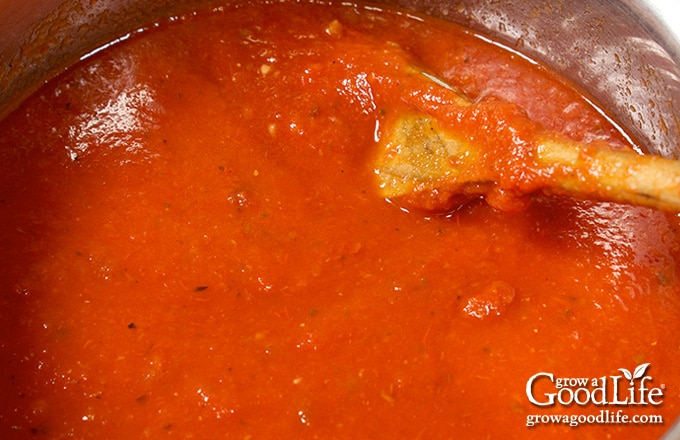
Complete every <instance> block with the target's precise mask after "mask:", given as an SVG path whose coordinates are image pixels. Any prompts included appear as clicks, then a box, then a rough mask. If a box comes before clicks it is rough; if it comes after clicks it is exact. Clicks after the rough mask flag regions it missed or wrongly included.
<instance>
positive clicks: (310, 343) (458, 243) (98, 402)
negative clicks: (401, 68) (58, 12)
mask: <svg viewBox="0 0 680 440" xmlns="http://www.w3.org/2000/svg"><path fill="white" fill-rule="evenodd" d="M385 44H387V46H393V47H400V48H403V50H405V51H407V52H408V53H409V54H411V55H412V56H413V59H414V60H418V61H419V62H420V63H422V65H423V66H427V67H428V69H430V70H431V71H433V72H437V73H438V74H440V75H442V77H444V78H446V80H447V81H449V82H451V83H452V84H455V85H456V86H457V87H459V88H460V89H461V90H462V91H464V92H465V93H466V94H467V95H468V96H470V97H472V98H473V99H482V98H484V97H489V96H493V97H497V98H498V99H502V100H506V101H509V102H512V103H514V104H517V105H519V106H521V107H522V108H524V109H525V110H526V112H527V114H528V115H529V116H530V117H531V118H532V119H533V120H535V121H537V122H539V123H540V124H543V125H545V126H547V127H550V128H551V129H555V130H559V131H562V132H564V133H565V134H567V135H568V136H570V137H572V138H574V139H577V140H586V141H590V140H604V141H607V142H610V143H612V144H614V145H620V146H624V145H625V138H624V136H623V135H622V133H621V132H620V131H619V130H618V129H617V128H616V127H615V126H613V125H612V124H611V123H610V122H609V121H608V120H606V119H605V118H604V117H602V116H601V114H600V113H598V111H596V109H594V108H592V107H591V106H590V104H589V103H588V101H587V100H585V99H584V98H583V96H582V95H581V93H580V92H579V91H578V90H576V89H575V88H573V87H572V86H570V85H569V84H567V83H565V82H564V81H563V80H561V79H560V78H558V77H557V76H555V75H554V74H552V73H550V72H549V71H548V70H547V69H544V68H542V67H541V66H539V65H536V64H534V63H531V62H528V61H527V60H526V59H524V58H523V57H521V56H519V55H518V54H516V53H513V52H512V51H509V50H504V49H502V48H501V47H499V46H497V45H493V44H490V43H489V42H487V41H486V40H484V39H481V38H479V37H478V36H476V35H475V34H473V33H471V32H469V31H467V30H465V29H463V28H459V27H456V26H454V25H451V24H446V23H443V22H440V21H437V20H434V19H431V18H426V17H420V16H415V15H413V14H405V13H404V12H403V11H398V10H389V9H388V10H380V9H376V8H368V7H365V6H361V5H352V6H330V5H313V4H293V3H280V4H279V3H277V4H266V5H265V4H256V3H253V4H241V5H239V6H238V7H236V6H230V7H226V6H225V7H224V8H217V9H215V10H211V11H199V12H196V13H188V14H187V15H186V16H180V17H174V18H173V19H172V20H168V21H167V22H162V23H158V24H157V25H154V26H150V27H149V28H148V29H146V30H144V31H143V32H137V33H134V34H133V35H131V36H130V37H129V38H127V39H125V41H123V42H120V43H118V44H115V45H113V46H112V47H109V48H108V49H106V50H104V51H101V52H99V53H97V54H95V55H92V56H90V57H88V58H86V59H85V60H84V61H82V62H81V63H79V64H78V65H76V66H74V67H73V68H72V69H70V70H68V71H67V72H65V73H64V74H63V75H61V76H60V77H59V78H57V79H56V80H54V81H51V82H50V83H49V84H47V85H46V86H45V87H44V88H43V89H42V90H40V91H39V92H38V93H36V94H35V95H34V96H33V97H31V98H30V99H28V100H27V101H26V102H25V103H24V104H23V105H22V106H21V107H20V108H19V109H18V110H16V111H15V112H13V113H12V114H11V115H10V116H9V117H7V118H6V119H5V120H3V121H1V122H0V147H1V148H0V243H2V248H1V249H2V252H1V253H0V287H1V288H2V293H1V296H0V305H1V307H0V393H1V395H2V399H1V402H0V437H2V438H33V437H36V438H42V437H44V438H98V439H99V438H160V437H165V436H169V437H173V438H239V439H262V438H326V439H328V438H348V439H349V438H352V439H355V438H409V439H416V438H422V439H426V438H430V439H439V438H541V439H547V438H564V437H565V436H570V437H573V438H597V439H601V438H626V439H627V438H652V439H654V438H659V437H660V436H661V435H662V434H663V432H664V431H665V430H667V429H668V428H669V427H670V425H671V424H672V423H673V421H674V419H675V418H676V417H677V416H678V415H679V414H680V391H679V389H680V388H679V387H680V370H678V368H677V366H678V365H679V364H680V350H679V349H680V331H678V329H680V285H679V284H678V278H677V269H678V262H677V261H678V257H679V256H680V255H679V252H680V246H679V245H680V233H679V232H678V216H677V215H673V214H668V213H662V212H659V211H654V210H651V209H646V208H636V207H630V206H625V205H617V204H611V203H596V202H588V201H577V200H573V199H569V198H565V197H547V196H546V197H538V198H537V199H536V200H534V202H533V203H532V204H531V205H530V206H529V207H528V208H527V209H526V210H524V211H522V212H519V213H503V212H500V211H496V210H494V209H493V208H491V207H489V206H487V205H486V204H484V203H482V202H479V203H476V202H475V203H470V204H467V205H465V206H463V207H462V208H460V209H458V210H456V211H454V212H449V213H446V214H437V215H434V214H428V213H424V212H416V211H411V212H407V211H406V210H403V209H399V208H398V207H397V206H395V205H393V204H390V203H388V202H386V201H385V200H383V199H382V198H380V197H379V196H378V192H377V190H376V186H375V175H374V171H373V168H372V162H371V160H372V157H373V155H374V153H375V144H376V139H377V138H379V136H380V134H381V122H382V121H384V120H385V118H386V117H389V116H390V115H393V114H395V112H399V111H403V110H404V109H405V108H406V107H407V103H406V102H405V101H404V99H402V98H401V97H400V96H399V95H398V94H396V93H392V92H389V89H387V88H381V87H380V84H388V83H389V81H390V78H389V68H391V67H390V60H389V51H382V50H374V49H373V48H374V47H382V46H381V45H385ZM388 92H389V93H388ZM646 364H648V365H646ZM645 365H646V367H645ZM638 366H641V367H640V368H638V372H639V373H640V376H639V377H635V378H633V381H632V382H631V383H633V384H634V387H636V388H634V392H637V391H635V390H639V387H640V383H641V382H642V381H644V385H645V386H646V389H647V390H649V389H657V390H658V391H655V392H654V393H652V394H653V395H652V400H653V402H651V403H650V402H649V401H648V400H645V399H647V397H648V396H649V392H647V393H645V392H644V391H643V396H642V397H641V398H640V397H639V396H640V395H639V393H638V394H634V398H633V399H629V400H628V401H627V403H625V404H624V403H621V404H612V403H611V402H612V399H613V398H614V395H613V392H614V389H613V388H614V385H616V384H618V385H617V386H618V387H619V388H620V392H619V394H618V399H619V401H621V400H623V399H624V398H625V396H628V395H629V394H628V393H629V391H628V387H629V383H628V378H627V376H625V374H624V372H623V371H622V370H621V369H625V370H626V373H630V374H631V375H632V374H633V373H634V371H635V368H636V367H638ZM541 372H542V373H550V374H553V375H554V376H553V377H554V378H555V381H552V382H551V381H550V380H548V379H547V378H546V377H545V376H542V377H541V378H540V380H537V381H536V383H535V384H534V385H533V387H529V388H530V391H531V392H530V393H528V391H527V383H528V381H529V380H530V378H531V377H532V376H534V375H535V374H537V373H541ZM616 377H618V378H619V379H615V378H616ZM645 377H646V379H645ZM558 378H588V379H589V380H590V378H595V379H597V378H603V380H604V381H605V382H607V384H608V388H607V390H606V392H604V393H603V396H606V397H607V398H608V399H609V402H610V403H609V404H608V405H603V404H597V403H593V400H595V399H591V400H589V401H588V403H587V404H583V405H581V404H574V403H572V404H566V403H565V404H562V403H560V402H556V403H555V404H553V405H549V406H541V405H537V404H535V403H532V402H531V401H530V398H529V395H528V394H532V393H533V394H532V395H533V397H534V399H535V400H536V401H538V402H539V403H543V402H546V401H547V400H548V399H549V395H550V393H556V392H557V391H559V389H558V388H557V384H556V380H557V379H558ZM612 378H614V379H612ZM617 381H618V382H617ZM612 384H614V385H612ZM566 388H567V389H569V390H571V393H576V398H581V399H586V398H585V397H584V396H585V394H584V393H586V391H587V392H589V393H590V392H592V391H593V389H594V388H596V387H595V385H593V384H591V383H590V382H588V385H587V386H584V387H581V388H586V391H580V392H579V391H576V390H577V389H578V388H579V387H577V386H572V387H571V388H570V387H566ZM579 393H580V394H579ZM560 396H561V397H560V398H561V399H562V400H563V401H566V400H568V398H569V393H568V392H563V393H562V394H560ZM636 399H637V401H638V403H639V401H640V400H644V402H646V404H644V405H642V404H636V403H633V401H634V400H636ZM601 411H605V412H606V413H607V414H608V415H609V414H613V415H616V414H617V413H618V414H619V415H620V414H621V413H624V414H626V415H627V416H629V417H633V416H636V415H637V416H639V415H642V416H645V417H647V416H659V417H662V418H663V423H652V422H650V423H646V424H643V423H637V424H634V423H628V424H625V423H614V422H613V421H611V420H613V418H614V416H612V417H611V418H610V421H609V422H607V423H604V422H599V423H598V422H593V423H582V424H580V426H577V427H574V426H570V425H569V424H565V423H557V422H546V421H545V420H546V419H544V420H543V421H541V418H540V417H541V416H548V415H554V416H558V417H561V416H570V417H571V416H574V417H578V416H583V417H586V416H588V415H591V416H592V417H594V416H595V415H598V414H601ZM534 416H537V417H538V423H536V424H534V426H527V425H529V424H531V423H530V422H531V421H532V420H534V421H536V420H535V419H532V417H534ZM656 421H657V422H659V421H660V420H656Z"/></svg>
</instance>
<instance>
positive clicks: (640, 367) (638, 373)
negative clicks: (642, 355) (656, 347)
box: [630, 363, 649, 381]
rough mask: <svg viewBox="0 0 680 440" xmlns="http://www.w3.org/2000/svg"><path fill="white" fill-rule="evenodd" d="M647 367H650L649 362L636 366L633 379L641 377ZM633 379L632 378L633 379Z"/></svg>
mask: <svg viewBox="0 0 680 440" xmlns="http://www.w3.org/2000/svg"><path fill="white" fill-rule="evenodd" d="M647 367H649V363H646V364H641V365H638V366H637V367H636V368H635V372H634V373H633V379H639V378H641V377H642V376H644V375H645V371H647ZM633 379H630V380H631V381H632V380H633Z"/></svg>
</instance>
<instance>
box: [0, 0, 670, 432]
mask: <svg viewBox="0 0 680 440" xmlns="http://www.w3.org/2000/svg"><path fill="white" fill-rule="evenodd" d="M210 3H211V2H210V1H207V0H206V1H201V0H177V1H175V2H172V3H171V4H168V3H167V2H164V1H160V0H148V1H133V0H102V1H98V2H92V1H89V0H87V1H86V0H44V1H40V2H37V1H36V2H34V4H30V5H29V4H28V3H26V2H17V1H11V0H0V17H1V18H0V60H2V63H1V64H0V118H3V117H5V116H7V115H8V114H9V113H10V112H11V111H12V110H13V109H15V108H16V107H17V106H18V105H19V104H20V103H21V102H22V101H23V100H24V99H25V98H26V97H28V96H29V95H30V94H31V93H33V92H34V91H35V90H37V89H38V88H39V87H40V86H41V85H42V84H43V83H44V82H45V81H47V80H49V79H51V78H53V77H54V76H56V75H58V74H59V73H61V72H63V71H64V70H65V69H66V68H67V67H68V66H70V65H72V64H73V63H75V62H77V61H78V60H80V59H83V58H86V57H88V56H89V55H91V54H92V53H94V52H97V51H99V50H101V49H102V48H105V47H106V46H107V45H109V44H110V43H111V42H115V41H119V40H120V39H125V38H127V36H129V35H130V33H131V32H134V31H135V30H136V29H138V28H140V27H142V26H144V25H146V24H148V23H152V22H155V21H157V20H159V19H161V18H163V17H168V16H172V15H174V14H177V13H179V12H181V11H186V10H190V9H192V8H196V7H198V6H204V5H206V4H210ZM212 3H215V4H219V2H212ZM377 3H378V4H385V5H395V6H400V7H405V8H408V9H411V10H414V11H417V12H421V13H425V14H428V15H432V16H435V17H440V18H443V19H445V20H450V21H453V22H456V23H460V24H462V25H464V26H466V27H469V28H471V29H473V30H475V31H479V32H481V33H482V34H485V35H489V36H490V37H491V38H492V39H493V40H494V41H497V42H499V43H500V44H503V45H505V46H506V47H508V48H509V49H510V50H516V51H517V52H518V53H521V54H524V55H525V56H528V57H529V58H531V59H535V60H538V61H540V62H542V63H545V64H547V65H548V66H550V67H552V68H554V69H555V70H556V71H558V72H559V73H560V74H562V75H564V76H565V77H566V78H568V79H569V80H570V81H572V82H574V83H575V84H576V85H577V86H579V87H580V88H582V89H583V90H586V91H587V92H588V93H589V95H590V96H592V98H593V99H594V100H595V101H597V102H598V103H600V104H601V105H602V107H603V108H605V109H606V111H607V112H608V114H607V116H608V117H611V119H612V120H614V121H617V122H618V123H620V124H622V125H623V126H624V127H625V131H626V133H628V134H630V135H631V138H632V139H631V141H632V142H633V143H634V144H635V145H637V146H638V147H639V148H640V149H641V150H645V151H649V152H651V153H653V154H660V155H663V156H666V157H673V158H678V157H680V146H679V145H678V142H677V139H679V138H680V117H679V116H680V27H678V26H680V25H679V24H678V23H673V22H671V21H670V20H671V19H672V18H673V16H672V15H669V14H668V10H667V9H666V8H667V7H668V5H666V4H656V3H655V2H652V1H632V0H624V1H611V0H605V1H598V0H593V1H588V2H573V1H562V0H556V1H520V0H507V1H506V0H504V1H501V2H478V1H476V0H462V1H460V2H450V1H445V0H436V1H432V2H424V1H422V2H421V1H414V0H395V1H387V0H380V1H378V2H377ZM673 6H674V5H671V8H672V7H673ZM661 11H664V12H666V15H661ZM556 29H557V30H558V31H556ZM676 425H677V424H676ZM664 438H667V439H680V428H678V426H674V427H671V428H670V430H669V431H668V433H667V434H666V436H665V437H664Z"/></svg>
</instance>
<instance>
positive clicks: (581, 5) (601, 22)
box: [0, 0, 680, 157]
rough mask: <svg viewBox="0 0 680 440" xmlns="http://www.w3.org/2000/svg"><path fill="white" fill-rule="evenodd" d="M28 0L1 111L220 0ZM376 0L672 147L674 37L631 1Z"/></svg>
mask: <svg viewBox="0 0 680 440" xmlns="http://www.w3.org/2000/svg"><path fill="white" fill-rule="evenodd" d="M227 1H228V0H227ZM237 1H238V0H237ZM35 3H36V5H30V4H29V3H28V2H19V1H13V0H0V12H2V14H0V17H2V19H0V21H1V22H2V23H1V24H2V25H0V41H2V42H3V43H0V59H2V61H3V62H2V63H1V64H0V84H1V85H2V87H0V118H2V117H4V116H5V115H6V114H7V113H8V112H9V111H11V110H12V109H13V108H15V107H16V105H17V104H18V103H19V102H21V101H22V100H23V99H25V98H26V97H27V96H28V95H29V94H30V93H32V92H33V91H34V90H35V89H36V88H37V87H38V86H39V85H40V84H41V83H42V81H44V80H45V79H47V78H49V77H51V76H53V75H55V74H57V73H59V72H60V71H62V70H63V69H65V68H66V67H68V66H69V65H70V64H72V63H74V62H75V61H77V60H78V58H79V57H80V56H82V55H83V54H86V53H88V52H89V51H91V50H93V49H95V48H97V47H99V46H101V45H104V44H106V43H107V42H109V41H111V40H114V39H116V38H118V37H120V36H121V35H125V34H126V33H128V32H130V31H133V30H135V29H138V28H140V27H141V26H143V25H145V24H148V23H150V22H153V21H156V20H158V19H159V18H161V17H164V16H169V15H173V14H178V13H180V12H181V11H186V10H190V9H193V8H197V7H203V6H205V5H206V4H207V5H210V4H218V3H220V1H219V0H217V1H215V0H175V1H173V2H170V3H168V2H167V1H163V0H146V1H142V0H100V1H95V2H93V1H90V0H44V1H41V2H35ZM378 3H379V4H386V5H399V6H403V7H407V8H409V9H413V10H416V11H419V12H424V13H427V14H430V15H434V16H438V17H441V18H444V19H447V20H451V21H454V22H457V23H460V24H463V25H466V26H468V27H470V28H472V29H474V30H475V31H477V32H480V33H482V34H485V35H488V36H490V37H491V38H493V39H495V40H497V41H499V42H501V43H503V44H505V45H507V46H508V47H509V48H511V49H513V50H517V51H520V52H522V53H524V54H526V55H527V56H529V57H531V58H534V59H536V60H539V61H542V62H545V63H547V64H548V65H550V66H551V67H553V68H554V69H556V70H557V71H558V72H560V73H562V74H563V75H565V76H566V77H567V78H569V79H570V80H572V81H574V82H575V83H576V84H577V85H578V86H580V87H581V88H583V89H584V90H587V91H588V93H589V94H590V95H591V96H592V97H593V98H594V99H595V100H596V101H598V102H599V103H601V104H602V106H603V107H604V108H606V109H607V111H608V112H609V115H610V116H611V117H612V118H614V119H615V120H616V121H618V122H619V123H620V124H622V125H623V126H624V127H625V129H626V131H627V132H628V133H629V134H630V135H631V137H632V138H633V139H634V140H635V142H637V143H638V144H639V145H640V146H641V147H642V148H643V149H646V150H648V151H651V152H653V153H658V154H662V155H665V156H670V157H680V147H678V145H677V139H678V138H679V135H680V120H679V119H680V118H679V116H680V64H679V63H680V49H679V44H678V42H677V41H675V40H674V39H673V37H672V34H671V33H670V32H668V31H667V30H666V29H665V28H664V26H663V25H662V24H661V22H660V21H659V20H658V19H657V18H656V17H654V16H653V15H652V14H651V13H650V12H649V10H648V8H647V7H646V6H645V5H644V4H642V3H640V2H639V1H637V2H636V1H633V0H623V1H622V0H604V1H603V0H589V1H587V2H586V1H580V2H574V1H571V0H499V1H495V2H480V1H478V0H458V1H455V2H453V1H450V0H448V1H447V0H434V1H424V0H422V1H421V0H378Z"/></svg>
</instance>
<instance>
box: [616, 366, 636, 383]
mask: <svg viewBox="0 0 680 440" xmlns="http://www.w3.org/2000/svg"><path fill="white" fill-rule="evenodd" d="M619 371H620V372H622V373H623V375H624V376H625V377H626V379H628V380H629V381H631V382H632V381H633V375H632V374H631V373H630V371H628V370H626V369H625V368H619Z"/></svg>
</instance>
